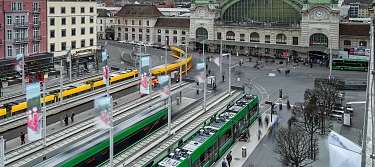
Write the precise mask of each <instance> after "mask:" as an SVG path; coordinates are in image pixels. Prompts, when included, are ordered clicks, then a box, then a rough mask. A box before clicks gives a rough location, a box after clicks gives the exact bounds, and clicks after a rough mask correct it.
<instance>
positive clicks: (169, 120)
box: [164, 39, 172, 135]
mask: <svg viewBox="0 0 375 167" xmlns="http://www.w3.org/2000/svg"><path fill="white" fill-rule="evenodd" d="M164 60H165V62H164V67H165V75H168V72H167V65H168V49H167V39H165V59H164ZM168 86H169V89H170V88H171V76H169V81H168ZM171 96H172V95H171V92H169V95H168V98H167V107H168V134H169V135H170V134H171V133H172V132H171V130H172V106H171V100H172V97H171Z"/></svg>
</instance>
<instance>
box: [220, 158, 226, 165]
mask: <svg viewBox="0 0 375 167" xmlns="http://www.w3.org/2000/svg"><path fill="white" fill-rule="evenodd" d="M221 166H222V167H227V162H225V160H224V159H223V161H221Z"/></svg>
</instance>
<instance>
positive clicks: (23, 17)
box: [21, 16, 26, 25]
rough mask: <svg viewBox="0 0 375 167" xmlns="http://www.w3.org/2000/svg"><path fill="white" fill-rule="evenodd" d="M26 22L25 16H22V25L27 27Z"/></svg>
mask: <svg viewBox="0 0 375 167" xmlns="http://www.w3.org/2000/svg"><path fill="white" fill-rule="evenodd" d="M25 20H26V19H25V16H21V24H22V25H26V24H25Z"/></svg>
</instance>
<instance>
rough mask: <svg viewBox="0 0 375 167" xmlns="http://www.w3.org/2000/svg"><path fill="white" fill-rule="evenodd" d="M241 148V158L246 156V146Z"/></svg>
mask: <svg viewBox="0 0 375 167" xmlns="http://www.w3.org/2000/svg"><path fill="white" fill-rule="evenodd" d="M241 150H242V158H246V154H247V152H246V151H247V148H246V147H242V148H241Z"/></svg>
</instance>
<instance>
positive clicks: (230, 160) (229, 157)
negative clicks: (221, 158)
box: [226, 151, 232, 167]
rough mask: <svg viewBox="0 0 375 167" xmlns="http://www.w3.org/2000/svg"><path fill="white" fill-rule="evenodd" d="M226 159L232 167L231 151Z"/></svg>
mask: <svg viewBox="0 0 375 167" xmlns="http://www.w3.org/2000/svg"><path fill="white" fill-rule="evenodd" d="M226 158H227V161H228V166H229V167H230V162H232V151H229V153H228V154H227V157H226Z"/></svg>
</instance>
